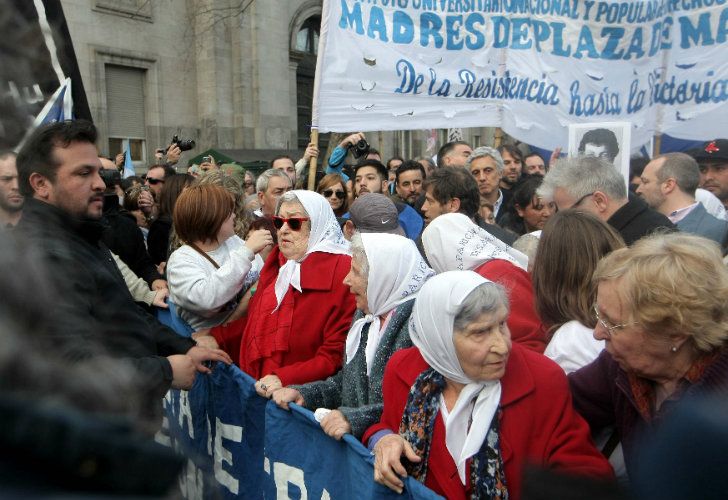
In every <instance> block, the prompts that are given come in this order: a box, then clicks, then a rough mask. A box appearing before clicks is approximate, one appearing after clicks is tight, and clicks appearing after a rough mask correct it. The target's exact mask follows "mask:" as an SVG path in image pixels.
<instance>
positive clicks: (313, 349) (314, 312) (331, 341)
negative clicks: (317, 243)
mask: <svg viewBox="0 0 728 500" xmlns="http://www.w3.org/2000/svg"><path fill="white" fill-rule="evenodd" d="M285 262H286V259H285V258H284V257H283V256H282V255H281V254H280V251H279V249H278V247H275V248H274V249H273V252H271V254H270V255H269V256H268V259H266V261H265V265H264V266H263V269H262V271H261V273H260V280H259V281H258V286H257V290H256V293H255V295H254V296H253V298H252V299H251V300H250V305H249V307H248V313H247V314H246V315H245V316H244V317H242V318H240V319H239V320H237V321H234V322H232V323H229V324H228V325H224V326H218V327H215V328H213V329H212V330H211V334H212V335H213V336H214V337H215V338H216V339H217V341H218V343H219V344H220V346H221V348H223V349H224V350H225V351H227V352H228V354H230V355H231V356H232V357H233V359H236V357H237V359H238V360H239V365H240V368H241V369H242V370H243V371H244V372H246V373H248V374H249V375H250V376H251V377H253V378H256V379H259V378H261V377H264V376H265V375H270V374H275V375H277V376H278V378H280V379H281V382H282V383H283V386H287V385H290V384H305V383H306V382H312V381H314V380H322V379H325V378H327V377H329V376H331V375H333V374H335V373H336V372H337V371H339V369H341V366H342V363H343V354H344V343H345V342H346V334H347V333H348V331H349V327H350V326H351V320H352V317H353V316H354V311H355V310H356V302H355V300H354V296H353V295H351V293H349V287H347V286H345V285H344V284H343V280H344V277H345V276H346V275H347V274H348V273H349V269H350V268H351V257H349V256H348V255H335V254H329V253H323V252H314V253H312V254H310V255H309V256H308V257H307V258H306V260H304V261H303V262H302V263H301V288H302V289H303V293H301V292H299V291H298V290H295V289H294V288H293V287H290V288H289V289H288V292H287V293H286V295H285V296H284V298H283V301H282V303H281V307H280V308H279V309H278V310H277V311H275V312H272V311H273V309H274V308H275V305H276V302H275V300H276V299H275V290H274V289H275V282H276V278H277V277H278V271H279V269H280V267H281V266H282V265H283V264H285ZM271 313H272V314H271ZM264 330H265V331H267V332H268V335H267V336H266V337H265V341H262V340H261V337H260V334H261V333H263V331H264ZM241 337H242V338H241ZM262 343H265V344H266V345H265V346H264V348H263V349H262V350H263V351H265V355H264V356H263V357H262V358H259V359H251V355H250V354H251V352H253V348H252V347H258V346H260V345H261V344H262ZM253 344H254V346H253Z"/></svg>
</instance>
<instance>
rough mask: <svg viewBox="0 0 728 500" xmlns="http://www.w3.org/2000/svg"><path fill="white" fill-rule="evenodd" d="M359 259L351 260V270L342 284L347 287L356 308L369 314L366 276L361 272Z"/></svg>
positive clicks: (357, 257)
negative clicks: (352, 296) (354, 300)
mask: <svg viewBox="0 0 728 500" xmlns="http://www.w3.org/2000/svg"><path fill="white" fill-rule="evenodd" d="M360 259H361V257H360V256H356V257H354V258H353V259H351V270H350V271H349V274H347V275H346V277H345V278H344V284H345V285H346V286H348V287H349V291H350V292H351V293H352V295H354V298H355V299H356V308H357V309H359V310H360V311H363V312H364V314H369V313H370V311H369V302H368V299H367V285H368V284H369V280H368V276H366V275H365V274H364V273H363V272H362V267H363V266H362V265H361V262H360Z"/></svg>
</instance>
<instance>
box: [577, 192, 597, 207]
mask: <svg viewBox="0 0 728 500" xmlns="http://www.w3.org/2000/svg"><path fill="white" fill-rule="evenodd" d="M593 195H594V192H591V193H588V194H585V195H584V196H582V197H581V198H579V199H578V200H576V203H574V204H573V205H571V208H576V207H578V206H579V205H581V204H582V203H583V202H584V200H586V199H587V198H589V197H590V196H593Z"/></svg>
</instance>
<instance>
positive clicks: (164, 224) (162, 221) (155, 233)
mask: <svg viewBox="0 0 728 500" xmlns="http://www.w3.org/2000/svg"><path fill="white" fill-rule="evenodd" d="M171 232H172V218H171V217H170V216H168V215H161V216H160V217H159V218H158V219H157V220H155V221H154V222H152V225H151V226H149V234H148V235H147V249H149V256H150V257H151V258H152V262H153V263H154V264H156V265H159V264H161V263H162V262H167V257H169V255H168V252H169V235H170V233H171Z"/></svg>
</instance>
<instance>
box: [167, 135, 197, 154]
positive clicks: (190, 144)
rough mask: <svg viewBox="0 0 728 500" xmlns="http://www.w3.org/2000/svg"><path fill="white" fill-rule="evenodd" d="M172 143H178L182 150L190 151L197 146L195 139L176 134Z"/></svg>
mask: <svg viewBox="0 0 728 500" xmlns="http://www.w3.org/2000/svg"><path fill="white" fill-rule="evenodd" d="M172 144H176V145H177V147H178V148H179V150H180V151H189V150H190V149H192V148H194V147H195V141H193V140H192V139H180V138H179V137H177V136H176V135H175V136H174V137H172Z"/></svg>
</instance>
